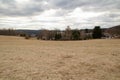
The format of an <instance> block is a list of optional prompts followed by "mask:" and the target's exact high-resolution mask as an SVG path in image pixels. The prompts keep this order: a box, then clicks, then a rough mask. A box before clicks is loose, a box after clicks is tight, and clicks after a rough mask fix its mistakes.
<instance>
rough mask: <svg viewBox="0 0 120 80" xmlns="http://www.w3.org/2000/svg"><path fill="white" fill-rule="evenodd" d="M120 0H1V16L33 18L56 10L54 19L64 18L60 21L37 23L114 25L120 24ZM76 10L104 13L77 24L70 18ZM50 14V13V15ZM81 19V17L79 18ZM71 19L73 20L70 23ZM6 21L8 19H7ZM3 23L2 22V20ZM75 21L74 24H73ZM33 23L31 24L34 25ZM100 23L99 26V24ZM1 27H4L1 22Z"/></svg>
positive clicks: (37, 21)
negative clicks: (23, 0) (19, 0)
mask: <svg viewBox="0 0 120 80" xmlns="http://www.w3.org/2000/svg"><path fill="white" fill-rule="evenodd" d="M119 5H120V0H29V1H28V2H26V3H24V2H23V3H18V2H17V1H16V0H0V16H2V17H6V16H8V17H33V16H36V15H41V14H42V13H44V12H45V11H49V10H51V9H54V10H55V14H54V15H53V19H55V18H57V17H62V18H64V19H63V20H62V21H60V20H59V19H58V20H56V19H55V20H34V21H32V22H34V23H35V22H36V23H39V22H41V23H44V24H45V23H57V24H61V23H60V22H62V23H63V24H67V25H69V24H72V25H73V26H80V25H81V24H87V25H90V26H91V25H94V24H95V23H96V25H105V24H106V25H108V26H110V25H112V23H114V24H115V23H116V24H118V22H120V6H119ZM76 8H80V9H81V10H82V11H83V12H94V13H96V12H97V13H104V14H102V15H100V16H97V17H92V18H89V19H86V22H84V23H82V22H75V21H76V20H75V19H76V18H69V17H70V15H69V14H70V13H72V12H73V11H74V10H75V9H76ZM48 14H49V13H48ZM78 17H79V16H78ZM70 19H72V20H71V21H70ZM5 20H6V19H5ZM0 21H1V20H0ZM72 21H73V22H72ZM5 22H6V21H5ZM9 22H10V21H8V22H7V23H9ZM32 22H31V23H32ZM97 23H98V24H97ZM0 25H3V23H2V22H0Z"/></svg>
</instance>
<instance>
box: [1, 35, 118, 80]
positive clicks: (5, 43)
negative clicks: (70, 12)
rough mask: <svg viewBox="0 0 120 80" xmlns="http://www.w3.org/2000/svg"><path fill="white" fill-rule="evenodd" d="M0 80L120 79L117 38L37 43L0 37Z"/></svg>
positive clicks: (18, 38) (36, 41) (17, 38)
mask: <svg viewBox="0 0 120 80" xmlns="http://www.w3.org/2000/svg"><path fill="white" fill-rule="evenodd" d="M0 80H120V39H119V40H118V39H112V40H110V39H104V40H86V41H40V40H34V39H33V40H25V39H23V38H20V37H7V36H6V37H5V36H0Z"/></svg>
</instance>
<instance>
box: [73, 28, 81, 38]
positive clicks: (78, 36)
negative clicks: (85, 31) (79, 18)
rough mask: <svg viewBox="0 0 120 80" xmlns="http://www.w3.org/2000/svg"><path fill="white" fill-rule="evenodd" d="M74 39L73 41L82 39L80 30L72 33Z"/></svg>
mask: <svg viewBox="0 0 120 80" xmlns="http://www.w3.org/2000/svg"><path fill="white" fill-rule="evenodd" d="M72 39H73V40H79V39H80V32H79V30H73V31H72Z"/></svg>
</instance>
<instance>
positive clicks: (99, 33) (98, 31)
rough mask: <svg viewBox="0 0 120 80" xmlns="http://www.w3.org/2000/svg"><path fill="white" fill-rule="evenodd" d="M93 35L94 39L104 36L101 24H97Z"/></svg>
mask: <svg viewBox="0 0 120 80" xmlns="http://www.w3.org/2000/svg"><path fill="white" fill-rule="evenodd" d="M92 36H93V38H94V39H100V38H101V37H102V30H101V28H100V26H95V28H94V29H93V34H92Z"/></svg>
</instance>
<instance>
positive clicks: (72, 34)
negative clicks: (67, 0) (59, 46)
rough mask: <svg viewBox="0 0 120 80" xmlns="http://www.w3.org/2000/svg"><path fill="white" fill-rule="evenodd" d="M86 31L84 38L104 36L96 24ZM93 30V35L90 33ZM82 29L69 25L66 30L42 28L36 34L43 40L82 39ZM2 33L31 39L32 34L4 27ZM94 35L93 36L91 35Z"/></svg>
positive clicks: (0, 33)
mask: <svg viewBox="0 0 120 80" xmlns="http://www.w3.org/2000/svg"><path fill="white" fill-rule="evenodd" d="M83 32H84V34H85V35H84V38H83V39H91V38H93V39H99V38H101V37H102V30H101V28H100V26H95V28H94V29H93V30H91V31H90V30H89V29H85V30H83ZM91 32H92V35H91V34H89V33H91ZM81 34H82V33H81V30H78V29H75V30H71V29H70V27H69V26H68V27H67V28H66V30H65V31H60V30H40V32H39V33H38V34H36V35H37V36H34V37H37V39H43V40H80V39H82V38H81V37H82V36H83V35H81ZM0 35H10V36H21V37H25V39H29V38H30V37H32V36H31V34H27V33H25V32H17V31H16V30H13V29H2V30H0ZM91 36H92V37H91Z"/></svg>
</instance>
